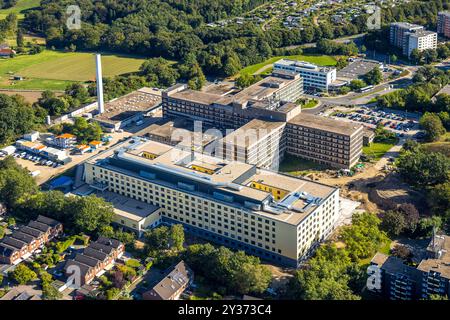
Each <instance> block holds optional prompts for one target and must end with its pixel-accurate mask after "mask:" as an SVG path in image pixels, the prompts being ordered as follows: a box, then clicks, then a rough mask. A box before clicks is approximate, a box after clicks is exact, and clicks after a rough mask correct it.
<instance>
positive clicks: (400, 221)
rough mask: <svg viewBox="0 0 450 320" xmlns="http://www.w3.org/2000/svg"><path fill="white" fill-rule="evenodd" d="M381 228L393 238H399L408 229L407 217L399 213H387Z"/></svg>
mask: <svg viewBox="0 0 450 320" xmlns="http://www.w3.org/2000/svg"><path fill="white" fill-rule="evenodd" d="M380 227H381V228H382V229H383V230H384V231H386V232H387V233H388V234H389V235H390V236H391V237H397V236H399V235H400V234H401V233H402V232H403V231H404V230H405V228H406V221H405V217H404V216H403V215H402V214H401V213H400V212H397V211H387V212H386V213H385V214H384V215H383V219H382V222H381V225H380Z"/></svg>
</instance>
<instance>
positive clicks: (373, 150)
mask: <svg viewBox="0 0 450 320" xmlns="http://www.w3.org/2000/svg"><path fill="white" fill-rule="evenodd" d="M394 145H395V141H394V142H392V143H384V142H372V143H371V144H370V146H366V147H363V153H364V154H366V155H368V156H369V157H371V158H372V159H373V160H375V161H378V160H380V159H381V157H382V156H383V155H384V154H385V153H386V152H387V151H388V150H389V149H390V148H392V147H393V146H394Z"/></svg>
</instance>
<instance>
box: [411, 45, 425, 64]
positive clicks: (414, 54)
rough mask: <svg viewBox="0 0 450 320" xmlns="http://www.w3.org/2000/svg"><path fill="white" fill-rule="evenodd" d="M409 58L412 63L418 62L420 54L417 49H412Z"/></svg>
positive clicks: (420, 57)
mask: <svg viewBox="0 0 450 320" xmlns="http://www.w3.org/2000/svg"><path fill="white" fill-rule="evenodd" d="M409 60H411V61H412V62H413V63H414V64H419V63H420V60H422V55H421V53H420V51H419V50H417V49H413V50H412V51H411V54H410V55H409Z"/></svg>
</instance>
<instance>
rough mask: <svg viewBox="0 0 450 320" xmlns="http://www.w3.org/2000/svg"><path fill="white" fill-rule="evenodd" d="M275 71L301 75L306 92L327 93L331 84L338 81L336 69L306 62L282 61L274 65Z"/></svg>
mask: <svg viewBox="0 0 450 320" xmlns="http://www.w3.org/2000/svg"><path fill="white" fill-rule="evenodd" d="M273 69H274V70H275V71H291V72H295V73H299V74H300V76H301V77H302V78H303V88H304V90H320V91H325V92H327V91H328V87H329V86H330V84H331V83H332V82H333V81H335V80H336V68H331V67H320V66H317V65H315V64H312V63H308V62H304V61H296V60H290V59H281V60H278V61H277V62H275V63H274V65H273Z"/></svg>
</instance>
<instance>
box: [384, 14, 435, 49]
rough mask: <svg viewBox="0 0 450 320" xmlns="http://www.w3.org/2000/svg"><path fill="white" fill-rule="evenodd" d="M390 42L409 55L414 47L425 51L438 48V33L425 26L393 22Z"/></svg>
mask: <svg viewBox="0 0 450 320" xmlns="http://www.w3.org/2000/svg"><path fill="white" fill-rule="evenodd" d="M389 40H390V43H391V44H392V45H394V46H396V47H398V48H400V49H402V53H403V55H405V56H407V57H409V56H410V55H411V52H412V51H413V50H414V49H417V50H419V51H423V50H426V49H436V47H437V33H436V32H432V31H427V30H425V29H424V27H423V26H420V25H416V24H411V23H407V22H395V23H391V27H390V38H389Z"/></svg>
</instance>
